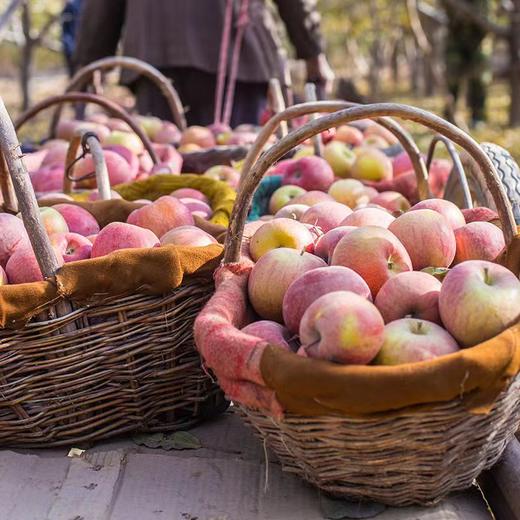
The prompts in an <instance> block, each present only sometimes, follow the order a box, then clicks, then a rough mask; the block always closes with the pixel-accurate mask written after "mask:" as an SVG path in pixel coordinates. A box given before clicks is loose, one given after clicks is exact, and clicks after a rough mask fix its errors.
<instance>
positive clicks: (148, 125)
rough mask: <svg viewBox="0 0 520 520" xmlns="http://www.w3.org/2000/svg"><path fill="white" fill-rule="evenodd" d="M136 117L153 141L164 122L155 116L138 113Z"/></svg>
mask: <svg viewBox="0 0 520 520" xmlns="http://www.w3.org/2000/svg"><path fill="white" fill-rule="evenodd" d="M135 118H136V120H137V122H138V123H139V126H140V127H141V128H142V129H143V130H144V133H145V134H146V135H147V136H148V137H149V138H150V139H151V140H152V141H153V140H154V137H155V134H156V133H157V132H158V131H159V130H160V129H161V128H162V125H163V122H162V121H161V120H160V119H159V118H158V117H154V116H140V115H137V116H135Z"/></svg>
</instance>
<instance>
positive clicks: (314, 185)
mask: <svg viewBox="0 0 520 520" xmlns="http://www.w3.org/2000/svg"><path fill="white" fill-rule="evenodd" d="M333 182H334V172H333V171H332V168H331V167H330V166H329V163H328V162H327V161H326V160H325V159H322V158H321V157H317V156H315V155H312V156H310V157H302V158H301V159H298V160H296V161H293V162H292V163H291V164H290V165H289V166H288V167H287V169H286V172H285V174H284V176H283V179H282V184H284V185H287V184H290V185H292V186H301V187H302V188H303V189H304V190H307V191H312V190H321V191H327V190H328V189H329V186H330V185H331V184H332V183H333Z"/></svg>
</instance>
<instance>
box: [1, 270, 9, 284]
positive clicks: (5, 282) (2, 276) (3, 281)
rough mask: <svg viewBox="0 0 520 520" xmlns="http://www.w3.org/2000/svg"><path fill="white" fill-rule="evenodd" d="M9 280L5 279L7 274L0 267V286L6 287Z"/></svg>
mask: <svg viewBox="0 0 520 520" xmlns="http://www.w3.org/2000/svg"><path fill="white" fill-rule="evenodd" d="M8 283H9V280H8V279H7V274H6V273H5V271H4V268H3V267H2V266H0V286H2V285H7V284H8Z"/></svg>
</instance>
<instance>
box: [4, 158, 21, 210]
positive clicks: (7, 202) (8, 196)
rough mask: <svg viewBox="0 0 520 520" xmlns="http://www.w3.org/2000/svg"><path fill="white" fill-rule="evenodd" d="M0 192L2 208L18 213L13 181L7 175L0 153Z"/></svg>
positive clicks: (7, 170)
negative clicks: (2, 202)
mask: <svg viewBox="0 0 520 520" xmlns="http://www.w3.org/2000/svg"><path fill="white" fill-rule="evenodd" d="M0 193H1V194H2V198H3V200H4V208H5V209H6V210H7V211H11V212H13V213H18V201H17V200H16V195H15V193H14V187H13V181H12V180H11V176H10V175H9V169H8V168H7V163H6V161H5V158H4V156H3V155H2V154H1V153H0Z"/></svg>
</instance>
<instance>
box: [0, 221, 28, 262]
mask: <svg viewBox="0 0 520 520" xmlns="http://www.w3.org/2000/svg"><path fill="white" fill-rule="evenodd" d="M28 244H29V236H28V235H27V231H25V227H24V225H23V222H22V219H20V218H17V217H15V216H14V215H10V214H9V213H0V267H5V264H6V263H7V260H9V257H10V256H11V255H12V254H13V253H14V251H15V249H16V248H17V247H19V246H27V245H28Z"/></svg>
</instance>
